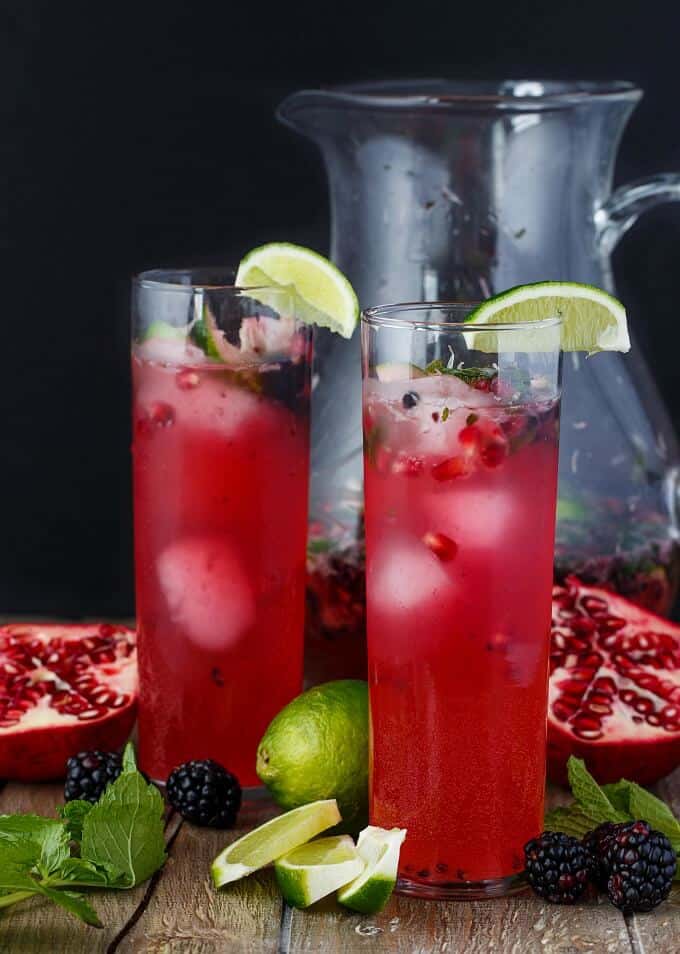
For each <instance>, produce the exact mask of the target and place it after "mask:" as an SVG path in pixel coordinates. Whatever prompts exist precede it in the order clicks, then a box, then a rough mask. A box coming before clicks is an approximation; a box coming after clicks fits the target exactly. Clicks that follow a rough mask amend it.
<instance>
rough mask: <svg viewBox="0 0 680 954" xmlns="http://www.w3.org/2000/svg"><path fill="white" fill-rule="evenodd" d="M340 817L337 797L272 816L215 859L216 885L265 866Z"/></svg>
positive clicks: (212, 872) (214, 878)
mask: <svg viewBox="0 0 680 954" xmlns="http://www.w3.org/2000/svg"><path fill="white" fill-rule="evenodd" d="M340 820H341V816H340V812H339V811H338V805H337V802H336V801H335V799H334V798H329V799H324V800H322V801H317V802H311V803H309V804H308V805H302V806H300V807H299V808H294V809H293V810H292V811H290V812H285V813H284V814H283V815H277V816H276V817H275V818H271V819H270V820H269V821H267V822H265V823H264V824H263V825H260V826H259V827H258V828H255V829H253V831H250V832H248V833H247V834H246V835H244V836H243V837H242V838H239V839H238V841H234V842H232V844H230V845H227V847H226V848H225V849H224V850H223V851H221V852H220V854H219V855H218V856H217V857H216V858H215V860H214V861H213V863H212V865H211V868H210V872H211V875H212V879H213V883H214V885H215V887H216V888H221V887H222V886H223V885H225V884H228V883H230V882H232V881H238V880H239V879H240V878H243V877H245V876H246V875H249V874H252V872H253V871H257V870H258V869H259V868H264V867H265V865H269V864H271V863H272V862H273V861H276V859H277V858H280V857H281V856H282V855H285V854H287V853H288V852H290V851H292V850H293V849H294V848H297V847H299V846H300V845H303V844H305V842H308V841H309V840H310V839H311V838H314V837H315V836H316V835H319V834H320V833H321V832H322V831H325V830H326V829H327V828H332V827H333V826H334V825H337V824H338V822H339V821H340Z"/></svg>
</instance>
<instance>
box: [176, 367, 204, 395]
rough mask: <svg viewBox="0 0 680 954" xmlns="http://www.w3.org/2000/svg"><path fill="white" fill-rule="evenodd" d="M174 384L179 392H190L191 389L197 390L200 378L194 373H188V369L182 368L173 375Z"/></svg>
mask: <svg viewBox="0 0 680 954" xmlns="http://www.w3.org/2000/svg"><path fill="white" fill-rule="evenodd" d="M175 383H176V384H177V387H178V388H180V390H182V391H191V390H192V388H197V387H198V385H199V384H200V383H201V376H200V374H198V373H197V372H196V371H190V370H189V368H184V369H183V370H182V371H178V372H177V374H176V375H175Z"/></svg>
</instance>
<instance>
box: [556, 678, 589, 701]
mask: <svg viewBox="0 0 680 954" xmlns="http://www.w3.org/2000/svg"><path fill="white" fill-rule="evenodd" d="M589 685H590V680H588V679H561V680H560V681H559V682H558V683H557V688H558V689H561V690H562V692H563V693H565V694H566V695H570V696H577V697H578V698H579V699H580V698H581V696H583V694H584V693H585V691H586V689H587V688H588V686H589Z"/></svg>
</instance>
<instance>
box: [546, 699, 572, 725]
mask: <svg viewBox="0 0 680 954" xmlns="http://www.w3.org/2000/svg"><path fill="white" fill-rule="evenodd" d="M551 708H552V711H553V714H554V715H555V718H556V719H559V720H560V722H567V720H568V719H571V717H572V716H573V714H574V713H575V712H576V709H577V708H578V703H576V702H572V700H571V699H556V700H555V701H554V702H553V704H552V707H551Z"/></svg>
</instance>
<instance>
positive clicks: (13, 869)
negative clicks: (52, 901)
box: [0, 857, 38, 891]
mask: <svg viewBox="0 0 680 954" xmlns="http://www.w3.org/2000/svg"><path fill="white" fill-rule="evenodd" d="M0 891H38V882H37V881H36V880H35V878H32V877H31V875H30V874H29V873H28V871H27V870H26V868H24V867H23V866H22V865H17V864H13V863H12V862H10V861H5V859H4V857H3V859H2V861H1V862H0Z"/></svg>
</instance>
